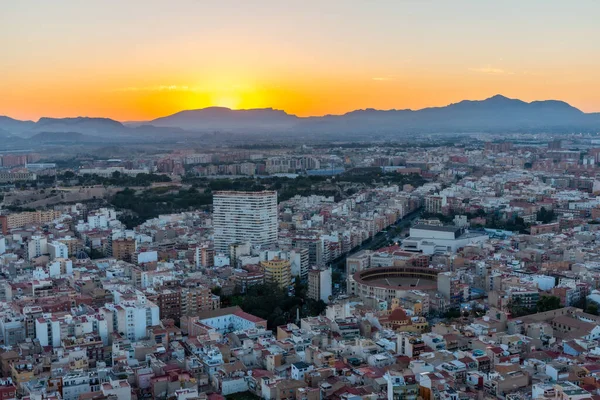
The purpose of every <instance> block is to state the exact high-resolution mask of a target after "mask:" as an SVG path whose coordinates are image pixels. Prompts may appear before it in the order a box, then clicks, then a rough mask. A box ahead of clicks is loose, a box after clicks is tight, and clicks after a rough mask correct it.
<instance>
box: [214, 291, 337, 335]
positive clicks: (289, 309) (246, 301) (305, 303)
mask: <svg viewBox="0 0 600 400" xmlns="http://www.w3.org/2000/svg"><path fill="white" fill-rule="evenodd" d="M307 290H308V288H307V286H306V285H304V284H302V283H300V282H299V281H298V280H297V281H296V284H295V286H294V294H293V295H292V296H290V295H289V294H288V293H287V291H286V290H284V289H282V288H280V287H279V286H278V285H276V284H270V283H267V284H264V285H255V286H251V287H249V288H248V290H247V291H246V293H244V294H242V293H236V294H234V295H233V296H221V305H222V307H231V306H240V307H241V308H242V310H244V311H245V312H247V313H250V314H252V315H256V316H257V317H259V318H263V319H266V320H267V327H268V328H269V329H272V330H275V329H276V328H277V327H278V326H280V325H285V324H287V323H289V322H294V321H295V320H296V313H297V310H299V311H300V318H304V317H309V316H316V315H319V314H321V313H322V312H323V311H325V308H326V307H327V305H326V304H325V303H324V302H323V301H321V300H319V301H315V300H312V299H309V298H308V297H307ZM213 293H214V292H213ZM217 293H219V294H220V292H219V291H218V289H217Z"/></svg>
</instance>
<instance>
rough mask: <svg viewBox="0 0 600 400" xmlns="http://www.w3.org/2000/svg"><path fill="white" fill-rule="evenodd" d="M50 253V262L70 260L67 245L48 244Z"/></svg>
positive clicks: (56, 242) (58, 243)
mask: <svg viewBox="0 0 600 400" xmlns="http://www.w3.org/2000/svg"><path fill="white" fill-rule="evenodd" d="M48 253H50V260H54V259H55V258H69V248H68V247H67V245H66V244H64V243H61V242H58V241H53V242H52V243H48Z"/></svg>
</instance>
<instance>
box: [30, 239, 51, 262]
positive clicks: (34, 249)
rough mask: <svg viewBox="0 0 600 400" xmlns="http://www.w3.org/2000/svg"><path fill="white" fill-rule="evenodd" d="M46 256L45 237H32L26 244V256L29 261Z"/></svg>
mask: <svg viewBox="0 0 600 400" xmlns="http://www.w3.org/2000/svg"><path fill="white" fill-rule="evenodd" d="M43 254H48V239H46V237H45V236H32V237H31V239H30V240H29V242H28V243H27V255H28V256H29V259H30V260H31V259H33V258H36V257H39V256H41V255H43Z"/></svg>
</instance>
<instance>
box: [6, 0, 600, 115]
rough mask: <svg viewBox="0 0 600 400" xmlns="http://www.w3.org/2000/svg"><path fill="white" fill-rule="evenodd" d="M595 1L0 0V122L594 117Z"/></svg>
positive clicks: (598, 95)
mask: <svg viewBox="0 0 600 400" xmlns="http://www.w3.org/2000/svg"><path fill="white" fill-rule="evenodd" d="M598 16H600V2H599V1H596V0H578V1H564V0H527V1H523V0H518V1H517V0H503V1H477V0H472V1H466V0H464V1H463V0H439V1H435V0H370V1H368V0H303V1H300V0H286V1H281V0H252V1H243V0H219V1H209V0H172V1H166V0H85V1H81V0H52V1H35V0H18V1H14V0H0V115H8V116H11V117H14V118H19V119H32V120H37V119H38V118H39V117H42V116H52V117H74V116H92V117H98V116H103V117H110V118H114V119H117V120H121V121H137V120H149V119H152V118H156V117H160V116H165V115H169V114H172V113H174V112H177V111H181V110H185V109H196V108H203V107H208V106H224V107H230V108H235V109H242V108H244V109H246V108H264V107H272V108H276V109H283V110H285V111H287V112H289V113H292V114H296V115H300V116H308V115H323V114H341V113H345V112H348V111H351V110H355V109H363V108H378V109H392V108H395V109H405V108H411V109H419V108H423V107H429V106H442V105H446V104H449V103H453V102H458V101H460V100H463V99H484V98H487V97H491V96H493V95H495V94H503V95H505V96H508V97H512V98H520V99H522V100H525V101H532V100H543V99H558V100H564V101H567V102H568V103H570V104H572V105H574V106H575V107H578V108H580V109H582V110H584V111H586V112H595V111H600V23H598Z"/></svg>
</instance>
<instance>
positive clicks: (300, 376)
mask: <svg viewBox="0 0 600 400" xmlns="http://www.w3.org/2000/svg"><path fill="white" fill-rule="evenodd" d="M314 369H315V367H314V366H313V365H312V364H307V363H305V362H304V361H299V362H296V363H293V364H292V372H291V376H292V379H295V380H297V381H303V380H304V376H305V375H306V374H307V373H308V372H310V371H312V370H314Z"/></svg>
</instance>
